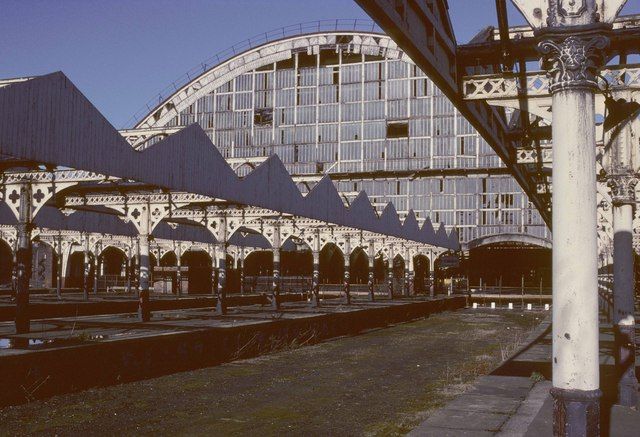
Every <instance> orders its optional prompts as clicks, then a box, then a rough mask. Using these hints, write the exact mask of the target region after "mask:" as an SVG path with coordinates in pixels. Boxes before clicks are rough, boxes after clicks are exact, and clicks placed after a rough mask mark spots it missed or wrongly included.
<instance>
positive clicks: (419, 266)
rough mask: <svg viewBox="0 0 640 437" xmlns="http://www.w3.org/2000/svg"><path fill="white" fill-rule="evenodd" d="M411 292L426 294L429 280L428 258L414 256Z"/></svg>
mask: <svg viewBox="0 0 640 437" xmlns="http://www.w3.org/2000/svg"><path fill="white" fill-rule="evenodd" d="M413 273H414V280H413V290H414V293H416V294H418V293H427V291H428V289H429V288H428V279H429V258H427V257H426V256H425V255H416V256H415V257H414V258H413Z"/></svg>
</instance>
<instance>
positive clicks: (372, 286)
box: [367, 241, 376, 302]
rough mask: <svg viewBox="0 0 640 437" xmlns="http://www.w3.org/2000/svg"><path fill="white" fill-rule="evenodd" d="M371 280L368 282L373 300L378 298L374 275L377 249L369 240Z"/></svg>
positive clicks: (370, 297)
mask: <svg viewBox="0 0 640 437" xmlns="http://www.w3.org/2000/svg"><path fill="white" fill-rule="evenodd" d="M368 261H369V282H368V283H367V284H368V286H369V300H370V301H371V302H373V301H374V300H376V296H375V277H374V266H375V251H374V248H373V241H370V242H369V257H368Z"/></svg>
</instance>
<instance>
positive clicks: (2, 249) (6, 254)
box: [0, 240, 13, 289]
mask: <svg viewBox="0 0 640 437" xmlns="http://www.w3.org/2000/svg"><path fill="white" fill-rule="evenodd" d="M12 270H13V252H12V251H11V246H9V244H8V243H7V242H6V241H4V240H0V288H7V289H10V288H11V287H12V284H11V271H12Z"/></svg>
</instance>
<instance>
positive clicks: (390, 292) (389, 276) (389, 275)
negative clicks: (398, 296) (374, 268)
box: [387, 251, 394, 299]
mask: <svg viewBox="0 0 640 437" xmlns="http://www.w3.org/2000/svg"><path fill="white" fill-rule="evenodd" d="M389 253H390V255H389V263H388V264H387V297H388V298H389V299H393V279H394V277H393V261H394V258H393V251H390V252H389Z"/></svg>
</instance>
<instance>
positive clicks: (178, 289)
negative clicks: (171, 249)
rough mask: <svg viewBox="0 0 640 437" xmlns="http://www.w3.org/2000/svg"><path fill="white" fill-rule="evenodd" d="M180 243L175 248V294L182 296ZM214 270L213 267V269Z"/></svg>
mask: <svg viewBox="0 0 640 437" xmlns="http://www.w3.org/2000/svg"><path fill="white" fill-rule="evenodd" d="M181 270H182V244H181V243H178V245H177V248H176V295H177V296H178V298H180V297H182V271H181ZM214 270H215V269H214Z"/></svg>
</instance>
